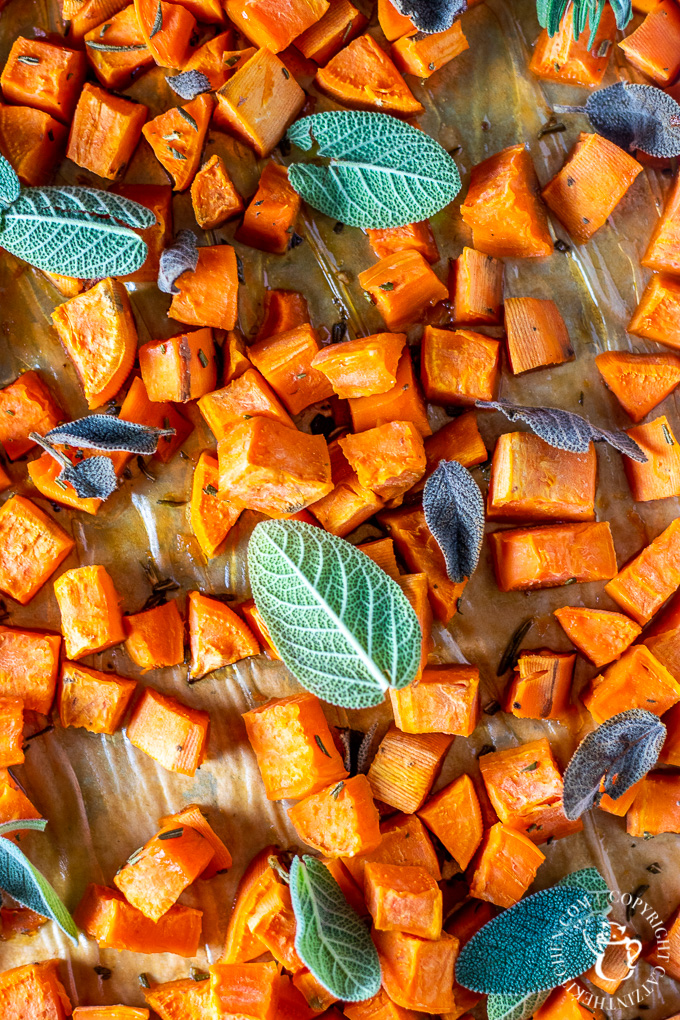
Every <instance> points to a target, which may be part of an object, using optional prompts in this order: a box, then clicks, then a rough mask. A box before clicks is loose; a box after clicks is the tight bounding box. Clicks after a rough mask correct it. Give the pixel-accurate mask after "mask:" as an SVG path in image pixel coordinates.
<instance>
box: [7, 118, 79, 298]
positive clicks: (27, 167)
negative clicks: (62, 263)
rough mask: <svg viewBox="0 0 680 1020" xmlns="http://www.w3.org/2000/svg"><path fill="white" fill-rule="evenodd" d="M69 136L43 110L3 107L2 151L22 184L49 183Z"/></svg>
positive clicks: (60, 125)
mask: <svg viewBox="0 0 680 1020" xmlns="http://www.w3.org/2000/svg"><path fill="white" fill-rule="evenodd" d="M67 137H68V129H67V128H66V127H65V126H64V125H63V124H61V123H60V122H59V121H58V120H55V119H54V117H50V115H49V114H48V113H43V111H42V110H34V109H32V108H31V107H30V106H0V149H2V152H3V155H4V156H5V158H6V159H7V160H9V162H10V163H11V164H12V166H13V167H14V169H15V171H16V173H17V175H18V177H19V180H20V181H21V183H22V184H26V185H29V186H37V185H40V184H49V181H50V177H51V176H52V173H53V171H54V168H55V166H56V164H57V163H58V162H59V160H60V159H61V158H62V156H63V153H64V149H65V148H66V139H67ZM63 279H66V278H65V277H64V278H63ZM76 293H77V291H76ZM68 296H69V297H70V296H71V295H68Z"/></svg>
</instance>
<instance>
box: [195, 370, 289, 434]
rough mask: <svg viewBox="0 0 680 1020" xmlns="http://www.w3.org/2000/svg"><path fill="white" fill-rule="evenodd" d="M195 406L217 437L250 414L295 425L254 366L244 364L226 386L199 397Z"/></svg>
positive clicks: (246, 419)
mask: <svg viewBox="0 0 680 1020" xmlns="http://www.w3.org/2000/svg"><path fill="white" fill-rule="evenodd" d="M198 407H199V410H200V412H201V414H202V415H203V417H204V418H205V420H206V422H207V423H208V425H209V426H210V428H211V429H212V432H213V435H214V436H215V438H216V439H218V440H219V439H224V437H225V436H226V435H227V434H228V432H229V430H230V429H231V428H232V427H233V426H234V425H238V424H240V423H241V422H243V421H249V420H250V419H251V418H271V419H272V420H275V421H278V422H280V423H281V424H282V425H288V426H289V427H290V428H295V425H294V423H293V419H292V418H291V417H290V415H289V414H288V412H287V411H286V409H285V407H284V406H283V404H282V403H281V402H280V400H279V398H278V397H277V396H276V394H275V393H274V391H273V390H272V388H271V387H270V385H269V383H268V382H267V380H266V379H265V378H264V376H262V375H260V373H259V372H258V371H257V369H255V368H247V369H246V371H245V372H243V373H242V375H240V376H238V377H237V378H236V379H232V381H231V382H230V383H229V385H228V386H225V387H224V388H223V389H221V390H213V392H212V393H207V394H206V395H205V396H203V397H201V399H200V400H199V402H198Z"/></svg>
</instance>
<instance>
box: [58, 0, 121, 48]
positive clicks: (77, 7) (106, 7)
mask: <svg viewBox="0 0 680 1020" xmlns="http://www.w3.org/2000/svg"><path fill="white" fill-rule="evenodd" d="M127 3H128V0H64V2H63V3H62V17H63V18H64V20H70V22H71V25H70V28H69V38H70V39H71V40H72V42H73V43H75V44H78V45H80V44H81V43H82V40H83V38H84V37H85V35H86V34H87V33H88V32H89V31H90V30H91V29H93V28H96V26H97V25H101V24H102V22H104V21H106V19H107V18H110V17H112V16H113V15H114V14H117V13H118V11H122V9H123V8H124V7H126V6H127ZM69 8H70V9H69Z"/></svg>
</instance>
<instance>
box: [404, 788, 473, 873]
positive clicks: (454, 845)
mask: <svg viewBox="0 0 680 1020" xmlns="http://www.w3.org/2000/svg"><path fill="white" fill-rule="evenodd" d="M418 817H419V818H421V819H422V821H424V822H425V824H426V825H427V827H428V829H431V830H432V832H434V834H435V836H436V837H437V839H439V840H441V842H442V843H443V844H444V846H445V847H446V849H447V850H448V851H449V853H450V854H451V856H452V857H453V858H454V860H455V861H456V863H457V864H458V865H459V867H460V868H462V869H464V868H467V866H468V864H469V863H470V861H471V860H472V857H473V855H474V853H475V851H476V850H477V847H478V846H479V844H480V843H481V841H482V835H483V833H484V825H483V822H482V812H481V808H480V806H479V797H478V796H477V792H476V790H475V784H474V783H473V782H472V780H471V778H470V776H467V775H462V776H459V778H458V779H454V781H453V782H452V783H449V785H448V786H445V787H444V789H443V790H440V791H439V793H436V794H435V795H434V797H430V798H429V799H428V800H427V801H426V802H425V805H424V806H423V807H421V808H420V810H419V811H418Z"/></svg>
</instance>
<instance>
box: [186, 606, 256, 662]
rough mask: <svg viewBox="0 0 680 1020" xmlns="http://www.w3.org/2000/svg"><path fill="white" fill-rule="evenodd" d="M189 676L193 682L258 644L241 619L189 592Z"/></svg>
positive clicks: (241, 655)
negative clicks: (193, 678) (194, 679)
mask: <svg viewBox="0 0 680 1020" xmlns="http://www.w3.org/2000/svg"><path fill="white" fill-rule="evenodd" d="M189 641H190V645H191V666H190V667H189V675H190V676H191V677H195V678H196V679H198V678H200V677H203V676H205V675H206V674H207V673H212V672H213V671H214V670H216V669H222V667H223V666H230V665H231V664H232V663H234V662H239V661H240V660H241V659H245V658H247V657H248V656H250V655H258V654H259V651H260V645H259V642H258V641H257V639H256V638H255V636H254V635H253V634H252V633H251V631H250V630H249V628H248V627H247V626H246V624H245V623H244V622H243V620H242V619H241V618H240V617H239V616H237V615H236V613H235V612H234V611H233V610H232V609H230V608H229V606H226V605H225V604H224V603H223V602H220V601H219V600H218V599H211V598H208V597H207V596H206V595H201V593H200V592H197V591H192V592H189Z"/></svg>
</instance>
